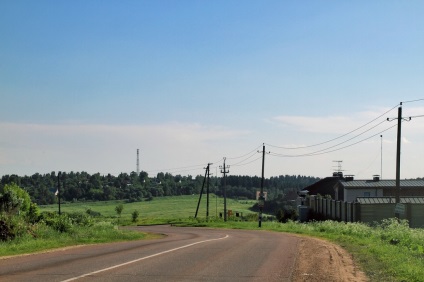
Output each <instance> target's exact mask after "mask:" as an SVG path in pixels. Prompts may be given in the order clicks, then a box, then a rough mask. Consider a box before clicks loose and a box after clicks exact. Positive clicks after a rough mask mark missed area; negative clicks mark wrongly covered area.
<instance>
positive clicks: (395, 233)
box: [0, 195, 424, 281]
mask: <svg viewBox="0 0 424 282" xmlns="http://www.w3.org/2000/svg"><path fill="white" fill-rule="evenodd" d="M197 202H198V196H197V195H196V196H178V197H164V198H155V199H153V200H152V201H144V202H134V203H125V202H122V201H109V202H92V203H91V202H85V203H72V204H64V205H62V211H63V212H85V211H86V210H87V209H91V210H92V211H94V212H98V213H100V214H101V216H100V217H99V218H98V220H101V221H103V222H107V221H109V222H112V226H113V225H115V226H116V224H117V223H118V217H117V214H116V212H115V207H116V206H117V205H118V204H120V203H122V204H123V206H124V209H123V212H122V215H121V218H120V221H119V223H120V224H121V225H144V224H163V223H172V224H175V225H182V226H207V227H212V228H237V229H256V230H258V229H261V230H270V231H275V232H290V233H296V234H303V235H307V236H314V237H319V238H323V239H326V240H329V241H332V242H335V243H337V244H339V245H341V246H342V247H344V248H345V249H346V250H347V251H349V252H350V253H351V254H352V255H353V258H354V260H355V261H356V262H357V263H358V264H359V265H360V266H361V268H362V269H363V270H364V271H365V272H366V274H367V275H368V277H369V278H370V279H371V281H424V230H423V229H410V228H408V227H407V225H406V224H405V222H401V223H399V222H397V221H395V220H388V221H386V222H383V223H382V224H380V225H376V226H374V227H370V226H367V225H365V224H360V223H347V224H346V223H338V222H334V221H325V222H311V223H297V222H289V223H286V224H281V223H278V222H271V221H264V222H263V223H262V228H258V223H257V221H254V222H252V221H250V222H246V221H241V220H240V218H232V219H237V221H232V220H229V221H227V222H224V221H223V220H222V219H220V218H219V213H220V212H222V210H223V208H222V207H223V199H222V198H215V196H210V206H209V207H210V218H209V220H208V221H206V219H205V217H206V207H205V206H206V197H203V198H202V202H201V205H200V209H199V213H198V218H197V219H194V214H195V212H196V207H197ZM254 203H255V202H254V201H234V200H228V201H227V208H228V209H229V210H233V211H234V212H240V213H243V215H244V216H245V217H249V215H250V216H252V215H253V217H254V216H255V215H256V214H255V213H252V212H251V211H249V208H250V207H251V206H252V205H253V204H254ZM217 204H218V208H216V206H217ZM40 209H41V211H57V205H51V206H42V207H40ZM134 210H137V211H138V212H139V214H140V215H139V218H138V220H137V222H136V223H133V222H131V213H132V212H133V211H134ZM216 215H218V217H217V216H216ZM103 224H106V225H107V224H108V223H103ZM109 224H110V223H109ZM109 230H110V228H109ZM114 230H116V231H120V232H121V230H117V229H116V228H114ZM49 232H52V231H49ZM85 232H87V233H85ZM89 232H99V233H97V234H93V233H89ZM105 232H106V231H105ZM106 233H107V232H106ZM78 234H79V235H78V236H76V235H75V234H74V235H72V233H71V234H67V235H65V234H56V237H55V239H52V238H53V237H54V236H46V239H45V240H46V241H44V243H43V241H42V240H39V239H38V238H37V239H36V240H30V239H29V238H27V237H24V238H20V239H19V240H18V241H16V242H13V243H10V242H9V243H0V255H5V252H4V251H3V250H4V249H5V248H6V249H9V253H10V250H13V251H16V252H21V253H24V252H25V250H27V251H28V252H31V251H33V250H34V249H37V248H39V249H43V246H44V247H45V246H48V248H55V247H60V246H65V245H72V244H82V243H99V242H107V241H113V240H127V239H140V238H143V236H145V234H140V233H138V236H139V237H137V235H134V233H133V234H132V235H128V236H129V237H128V238H127V237H125V236H124V235H121V234H118V235H110V236H109V235H105V234H102V233H101V231H94V230H82V229H81V230H79V232H78ZM84 234H85V235H84ZM135 234H136V233H135ZM114 236H115V237H114ZM131 236H135V237H131ZM75 237H78V238H77V239H75ZM94 237H95V238H101V237H103V238H105V239H102V240H99V241H91V240H92V238H94ZM48 238H50V239H48ZM26 241H28V242H29V243H27V242H26ZM34 241H35V242H34ZM25 244H29V246H31V245H33V246H32V247H30V248H28V249H25ZM35 245H37V247H34V246H35ZM38 245H39V247H38ZM6 253H7V251H6Z"/></svg>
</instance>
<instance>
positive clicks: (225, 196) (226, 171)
mask: <svg viewBox="0 0 424 282" xmlns="http://www.w3.org/2000/svg"><path fill="white" fill-rule="evenodd" d="M225 160H226V158H224V165H223V166H220V168H221V173H223V174H224V221H227V176H226V175H227V173H229V172H230V171H229V170H227V169H228V168H230V166H229V165H227V166H225Z"/></svg>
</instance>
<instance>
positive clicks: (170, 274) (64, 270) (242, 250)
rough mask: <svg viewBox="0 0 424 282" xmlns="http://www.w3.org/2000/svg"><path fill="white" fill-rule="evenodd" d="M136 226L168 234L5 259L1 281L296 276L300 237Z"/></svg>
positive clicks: (287, 278) (271, 278)
mask: <svg viewBox="0 0 424 282" xmlns="http://www.w3.org/2000/svg"><path fill="white" fill-rule="evenodd" d="M137 230H140V231H142V232H154V233H161V234H166V235H167V236H166V237H165V238H162V239H154V240H140V241H133V242H122V243H111V244H100V245H91V246H80V247H76V248H67V249H61V250H58V251H53V252H47V253H41V254H34V255H28V256H18V257H12V258H7V259H0V265H1V266H0V281H43V282H48V281H120V282H122V281H125V282H129V281H261V282H265V281H291V275H292V272H293V268H294V265H295V261H296V257H297V251H298V245H299V241H300V239H299V238H298V237H296V236H292V235H289V234H284V233H277V232H268V231H249V230H226V229H208V228H180V227H171V226H150V227H137Z"/></svg>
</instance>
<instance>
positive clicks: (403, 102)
mask: <svg viewBox="0 0 424 282" xmlns="http://www.w3.org/2000/svg"><path fill="white" fill-rule="evenodd" d="M418 101H424V98H423V99H416V100H411V101H405V102H402V103H403V104H406V103H413V102H418Z"/></svg>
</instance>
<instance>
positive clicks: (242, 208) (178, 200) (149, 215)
mask: <svg viewBox="0 0 424 282" xmlns="http://www.w3.org/2000/svg"><path fill="white" fill-rule="evenodd" d="M198 200H199V196H198V195H190V196H176V197H161V198H154V199H153V200H152V201H143V202H133V203H126V202H125V201H107V202H76V203H69V204H62V205H61V211H63V212H86V210H87V209H91V210H92V211H95V212H98V213H100V214H101V216H102V217H103V218H108V219H113V220H117V219H118V216H117V214H116V211H115V207H116V206H117V205H118V204H120V203H122V204H123V206H124V209H123V211H122V214H121V219H120V224H124V225H129V224H131V218H132V217H131V214H132V212H133V211H134V210H137V211H138V212H139V217H138V221H137V222H136V224H138V225H142V224H163V223H169V222H171V221H175V220H185V219H188V218H190V217H194V215H195V213H196V208H197V203H198ZM254 204H255V201H252V200H241V201H236V200H232V199H227V209H228V210H232V211H233V213H234V214H235V212H239V213H242V214H243V215H248V214H252V211H249V208H250V207H252V206H253V205H254ZM223 206H224V199H223V198H220V197H216V196H215V195H210V196H209V216H210V218H215V217H219V213H220V212H223ZM40 210H41V211H58V205H57V204H56V205H47V206H40ZM198 217H199V218H205V217H206V196H205V195H203V197H202V200H201V203H200V206H199V211H198Z"/></svg>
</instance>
